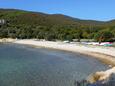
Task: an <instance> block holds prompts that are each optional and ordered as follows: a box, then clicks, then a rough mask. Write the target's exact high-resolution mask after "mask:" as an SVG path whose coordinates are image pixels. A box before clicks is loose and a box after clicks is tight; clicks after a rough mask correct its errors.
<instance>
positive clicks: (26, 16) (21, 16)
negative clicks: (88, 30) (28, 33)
mask: <svg viewBox="0 0 115 86" xmlns="http://www.w3.org/2000/svg"><path fill="white" fill-rule="evenodd" d="M0 18H1V19H6V20H9V21H10V23H12V24H27V25H28V24H30V25H31V24H35V25H48V26H49V25H54V24H55V25H83V24H84V25H100V24H103V23H104V22H101V21H93V20H81V19H78V18H72V17H69V16H66V15H63V14H45V13H40V12H30V11H23V10H16V9H0Z"/></svg>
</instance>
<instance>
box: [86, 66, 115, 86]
mask: <svg viewBox="0 0 115 86" xmlns="http://www.w3.org/2000/svg"><path fill="white" fill-rule="evenodd" d="M87 81H88V82H89V83H96V82H101V83H110V82H111V81H112V82H114V84H115V67H113V68H111V69H109V70H107V71H100V72H96V73H94V74H91V75H90V76H89V77H88V79H87ZM114 86H115V85H114Z"/></svg>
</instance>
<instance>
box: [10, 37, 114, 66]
mask: <svg viewBox="0 0 115 86" xmlns="http://www.w3.org/2000/svg"><path fill="white" fill-rule="evenodd" d="M12 43H16V44H24V45H30V46H35V47H43V48H51V49H58V50H64V51H69V52H75V53H80V54H83V55H86V56H91V57H93V58H96V59H97V60H99V61H101V62H103V63H105V64H107V65H110V66H115V48H112V47H97V46H85V45H80V44H69V43H63V42H52V41H35V40H32V39H30V40H16V41H14V42H12Z"/></svg>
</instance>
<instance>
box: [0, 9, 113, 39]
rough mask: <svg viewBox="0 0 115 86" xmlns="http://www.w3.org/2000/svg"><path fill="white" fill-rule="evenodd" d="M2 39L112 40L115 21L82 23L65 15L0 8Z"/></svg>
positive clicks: (0, 33)
mask: <svg viewBox="0 0 115 86" xmlns="http://www.w3.org/2000/svg"><path fill="white" fill-rule="evenodd" d="M0 19H4V20H5V21H6V23H5V24H0V38H6V37H10V38H20V39H29V38H38V39H46V40H55V39H58V40H72V39H79V40H80V39H81V38H85V39H94V38H95V39H96V40H97V41H110V40H112V39H114V38H115V22H114V20H113V21H108V22H102V21H94V20H80V19H77V18H72V17H69V16H65V15H62V14H52V15H51V14H45V13H39V12H30V11H23V10H16V9H0Z"/></svg>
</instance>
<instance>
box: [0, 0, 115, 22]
mask: <svg viewBox="0 0 115 86" xmlns="http://www.w3.org/2000/svg"><path fill="white" fill-rule="evenodd" d="M0 8H13V9H22V10H28V11H37V12H44V13H48V14H56V13H57V14H64V15H68V16H71V17H75V18H80V19H86V20H88V19H91V20H101V21H108V20H111V19H115V0H0Z"/></svg>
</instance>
